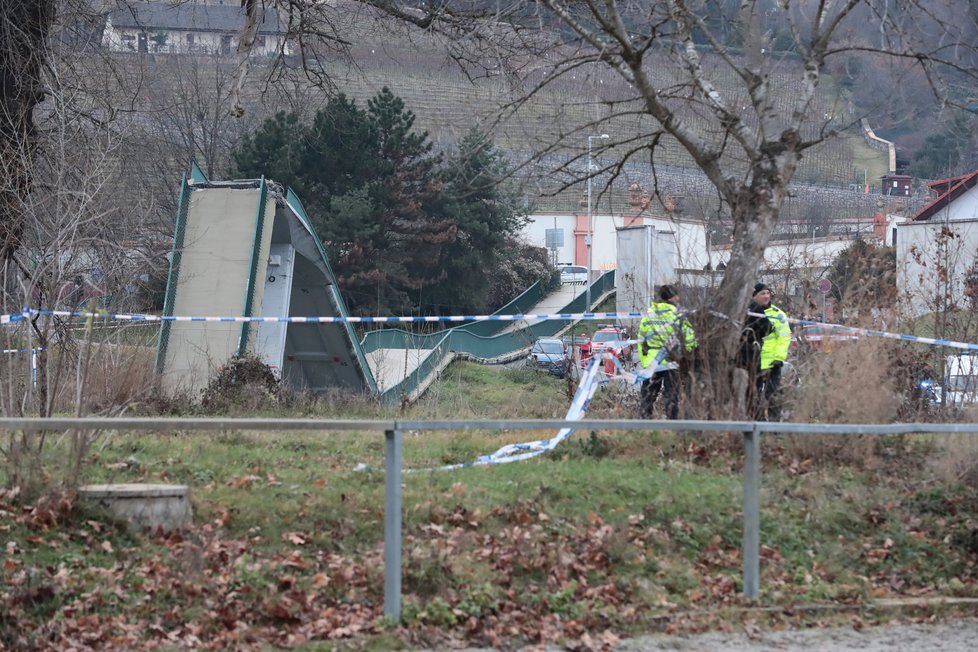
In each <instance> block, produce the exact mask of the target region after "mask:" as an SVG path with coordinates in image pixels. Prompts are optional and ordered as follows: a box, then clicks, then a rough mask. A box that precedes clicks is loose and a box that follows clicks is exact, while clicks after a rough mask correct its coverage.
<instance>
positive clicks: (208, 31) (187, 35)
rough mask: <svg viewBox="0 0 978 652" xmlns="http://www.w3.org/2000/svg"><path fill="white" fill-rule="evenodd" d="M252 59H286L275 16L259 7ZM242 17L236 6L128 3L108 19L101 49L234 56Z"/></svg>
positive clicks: (181, 0)
mask: <svg viewBox="0 0 978 652" xmlns="http://www.w3.org/2000/svg"><path fill="white" fill-rule="evenodd" d="M258 12H259V13H258V16H259V25H258V33H257V35H256V38H255V45H254V48H253V50H252V53H253V54H255V55H259V56H261V55H274V54H279V53H281V54H288V53H289V52H288V48H287V42H286V40H285V36H286V33H285V29H284V27H283V26H282V24H281V21H280V20H279V15H278V13H277V12H276V11H275V10H274V9H271V8H268V9H266V8H263V7H260V8H259V10H258ZM244 19H245V14H244V10H243V9H242V7H241V3H240V2H237V1H235V2H230V1H228V2H227V3H218V4H202V3H198V2H187V1H186V0H161V1H159V2H127V3H125V6H122V7H120V8H119V9H116V10H115V11H112V12H110V13H109V15H108V16H107V18H106V21H105V29H104V31H103V33H102V45H103V47H105V48H107V49H109V50H112V51H114V52H147V53H160V54H187V53H194V54H232V53H234V52H235V51H236V49H237V47H238V40H239V36H240V33H241V29H242V27H243V26H244Z"/></svg>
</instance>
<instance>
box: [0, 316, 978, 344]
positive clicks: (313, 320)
mask: <svg viewBox="0 0 978 652" xmlns="http://www.w3.org/2000/svg"><path fill="white" fill-rule="evenodd" d="M748 314H750V315H754V316H758V317H769V318H770V316H769V315H764V314H761V313H748ZM35 315H50V316H57V317H81V318H97V319H103V320H107V321H112V320H116V321H146V322H225V323H246V322H258V323H298V324H339V323H350V324H390V323H402V324H404V323H437V322H449V323H452V322H457V323H461V322H480V321H509V322H512V321H546V320H559V321H603V320H618V319H643V318H646V319H647V313H641V312H561V313H549V314H513V315H427V316H392V317H352V316H319V317H314V316H310V317H298V316H292V317H260V316H258V317H245V316H238V317H230V316H223V317H222V316H182V315H151V314H140V313H103V312H89V311H69V310H37V309H33V308H31V309H25V310H24V311H23V312H22V313H14V314H9V315H0V324H6V323H13V322H16V321H19V320H22V319H29V318H30V317H31V316H35ZM788 321H789V322H791V323H796V324H802V325H820V326H825V327H827V328H834V329H839V330H845V331H847V332H851V333H856V334H862V335H869V336H873V337H883V338H888V339H895V340H901V341H904V342H917V343H920V344H930V345H935V346H947V347H950V348H957V349H965V350H970V351H978V344H976V343H972V342H958V341H954V340H945V339H938V338H930V337H919V336H916V335H905V334H902V333H890V332H886V331H880V330H874V329H868V328H857V327H854V326H844V325H842V324H832V323H828V322H819V321H811V320H806V319H794V318H788ZM654 323H665V322H654ZM637 341H639V340H621V342H622V343H636V342H637Z"/></svg>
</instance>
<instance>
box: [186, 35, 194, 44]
mask: <svg viewBox="0 0 978 652" xmlns="http://www.w3.org/2000/svg"><path fill="white" fill-rule="evenodd" d="M193 44H194V35H193V34H187V45H189V46H191V47H193Z"/></svg>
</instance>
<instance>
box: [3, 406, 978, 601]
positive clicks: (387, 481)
mask: <svg viewBox="0 0 978 652" xmlns="http://www.w3.org/2000/svg"><path fill="white" fill-rule="evenodd" d="M561 428H573V429H575V430H642V431H649V430H678V431H697V432H712V433H737V432H739V433H742V435H743V438H744V496H743V505H744V523H743V548H742V552H743V592H744V596H745V597H746V598H748V599H751V600H756V599H757V597H758V596H759V595H760V548H761V434H762V433H765V432H767V433H777V434H801V435H838V436H847V435H901V434H913V433H927V434H945V435H946V434H954V433H978V423H892V424H827V423H817V424H816V423H776V422H763V421H757V422H755V421H657V420H655V421H654V420H640V419H622V420H613V419H582V420H579V421H569V420H564V419H494V420H479V421H476V420H439V421H426V420H420V421H419V420H403V419H394V420H338V419H222V418H207V419H192V418H167V419H163V418H145V417H142V418H101V417H84V418H50V419H36V418H0V431H7V432H9V431H18V430H19V431H38V430H69V429H77V430H151V431H155V430H162V429H166V430H169V431H174V430H189V431H199V430H253V431H288V430H302V431H309V430H314V431H320V432H325V431H330V430H367V431H370V430H375V431H383V433H384V439H385V445H384V471H385V473H384V475H385V477H384V615H386V616H389V617H391V618H394V619H399V618H400V615H401V526H402V523H401V507H402V505H401V503H402V498H401V481H402V471H403V464H402V460H403V440H402V436H401V433H402V432H403V431H404V430H413V431H420V430H475V429H479V430H496V429H508V430H560V429H561ZM468 472H472V471H468Z"/></svg>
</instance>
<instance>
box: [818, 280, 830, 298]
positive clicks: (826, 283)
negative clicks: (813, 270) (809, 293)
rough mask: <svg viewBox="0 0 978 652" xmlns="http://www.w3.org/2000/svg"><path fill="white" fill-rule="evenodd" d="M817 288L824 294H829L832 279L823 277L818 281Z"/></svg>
mask: <svg viewBox="0 0 978 652" xmlns="http://www.w3.org/2000/svg"><path fill="white" fill-rule="evenodd" d="M815 288H816V289H817V290H818V291H819V292H821V293H822V294H828V292H829V290H831V289H832V281H830V280H829V279H827V278H823V279H821V280H820V281H819V282H818V285H816V286H815Z"/></svg>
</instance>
